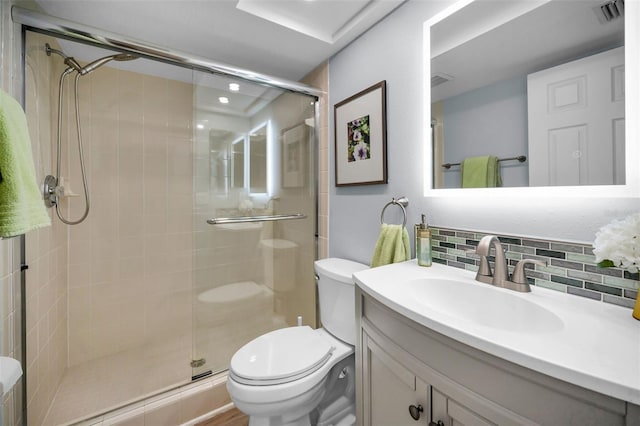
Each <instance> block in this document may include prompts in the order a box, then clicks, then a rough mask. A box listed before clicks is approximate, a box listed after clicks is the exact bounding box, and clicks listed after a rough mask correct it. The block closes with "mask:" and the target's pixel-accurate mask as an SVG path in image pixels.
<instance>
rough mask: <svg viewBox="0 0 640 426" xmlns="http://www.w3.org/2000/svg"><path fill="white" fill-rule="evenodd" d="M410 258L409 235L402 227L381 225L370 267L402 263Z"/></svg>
mask: <svg viewBox="0 0 640 426" xmlns="http://www.w3.org/2000/svg"><path fill="white" fill-rule="evenodd" d="M410 258H411V248H410V247H409V233H408V232H407V228H405V227H404V225H388V224H386V223H383V224H382V226H381V227H380V235H379V236H378V242H377V243H376V248H375V249H374V250H373V259H372V260H371V267H372V268H375V267H376V266H382V265H388V264H390V263H397V262H404V261H405V260H409V259H410Z"/></svg>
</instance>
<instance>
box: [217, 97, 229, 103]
mask: <svg viewBox="0 0 640 426" xmlns="http://www.w3.org/2000/svg"><path fill="white" fill-rule="evenodd" d="M218 101H220V103H221V104H228V103H229V98H227V97H226V96H220V97H219V98H218Z"/></svg>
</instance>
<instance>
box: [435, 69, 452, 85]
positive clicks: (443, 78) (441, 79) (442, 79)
mask: <svg viewBox="0 0 640 426" xmlns="http://www.w3.org/2000/svg"><path fill="white" fill-rule="evenodd" d="M451 80H453V76H451V75H449V74H445V73H443V72H437V73H434V74H432V75H431V87H436V86H439V85H441V84H443V83H446V82H447V81H451Z"/></svg>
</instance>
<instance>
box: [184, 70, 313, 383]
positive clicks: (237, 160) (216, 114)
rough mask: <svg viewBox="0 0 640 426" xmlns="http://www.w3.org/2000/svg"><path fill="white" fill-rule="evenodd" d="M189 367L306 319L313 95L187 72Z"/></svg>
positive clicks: (221, 364)
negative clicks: (190, 141)
mask: <svg viewBox="0 0 640 426" xmlns="http://www.w3.org/2000/svg"><path fill="white" fill-rule="evenodd" d="M193 82H194V116H195V123H194V127H195V128H194V132H195V133H194V176H195V177H194V182H195V184H194V197H193V200H194V209H193V211H194V223H193V227H194V254H195V255H194V267H193V274H194V276H193V327H194V330H193V335H194V340H193V346H194V347H193V361H192V367H193V376H194V377H195V378H197V377H201V376H205V375H208V374H209V373H215V372H218V371H223V370H226V369H227V368H228V366H229V362H230V360H231V357H232V356H233V354H234V353H235V352H236V351H237V350H238V349H239V348H240V347H241V346H243V345H244V344H245V343H247V342H249V341H250V340H252V339H254V338H255V337H257V336H259V335H261V334H264V333H266V332H268V331H271V330H275V329H279V328H282V327H287V326H292V325H295V324H296V323H297V318H298V317H299V316H300V317H302V322H303V323H304V324H305V325H310V326H312V327H314V326H315V318H316V313H315V306H316V302H315V284H314V278H313V277H314V274H313V261H314V259H315V233H316V192H315V191H316V188H315V179H314V171H315V155H316V151H315V140H316V136H315V98H313V97H310V96H306V95H302V94H297V93H291V92H286V91H283V90H279V89H274V88H271V87H267V86H262V85H258V84H255V83H250V82H247V81H243V80H239V79H233V78H231V77H226V76H220V75H213V74H208V73H203V72H194V77H193Z"/></svg>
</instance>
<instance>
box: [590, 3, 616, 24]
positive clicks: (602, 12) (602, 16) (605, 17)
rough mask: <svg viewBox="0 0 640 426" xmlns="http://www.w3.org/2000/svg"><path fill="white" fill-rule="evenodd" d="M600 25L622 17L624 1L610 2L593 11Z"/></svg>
mask: <svg viewBox="0 0 640 426" xmlns="http://www.w3.org/2000/svg"><path fill="white" fill-rule="evenodd" d="M593 10H594V11H595V13H596V15H597V16H598V20H599V21H600V22H601V23H606V22H611V21H613V20H614V19H617V18H620V17H621V16H623V15H624V0H612V1H608V2H606V3H604V4H601V5H600V6H598V7H595V8H594V9H593Z"/></svg>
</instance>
